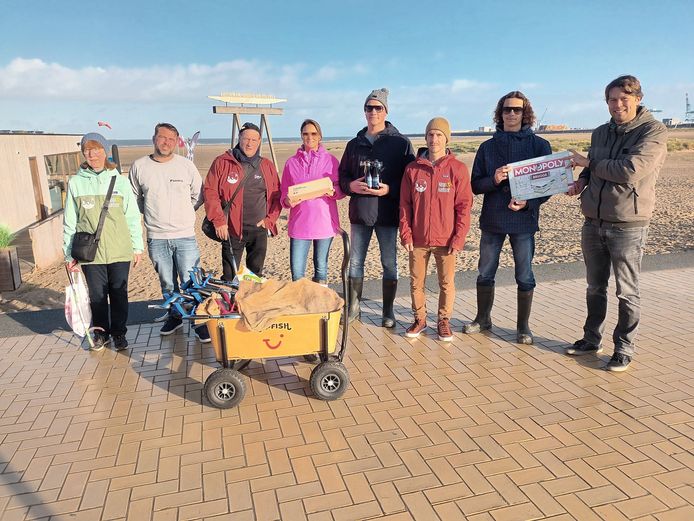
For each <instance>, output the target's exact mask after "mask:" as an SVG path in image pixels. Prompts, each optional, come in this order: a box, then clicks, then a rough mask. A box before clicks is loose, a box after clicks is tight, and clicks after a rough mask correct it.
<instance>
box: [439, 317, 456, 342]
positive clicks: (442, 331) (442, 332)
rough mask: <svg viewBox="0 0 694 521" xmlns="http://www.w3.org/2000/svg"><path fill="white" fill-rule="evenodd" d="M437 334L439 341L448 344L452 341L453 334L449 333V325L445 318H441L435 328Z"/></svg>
mask: <svg viewBox="0 0 694 521" xmlns="http://www.w3.org/2000/svg"><path fill="white" fill-rule="evenodd" d="M436 329H437V331H438V333H439V340H443V341H444V342H450V341H451V340H453V332H452V331H451V324H450V323H449V322H448V319H447V318H442V319H441V320H439V323H438V324H437V326H436Z"/></svg>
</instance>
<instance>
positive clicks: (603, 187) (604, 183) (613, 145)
mask: <svg viewBox="0 0 694 521" xmlns="http://www.w3.org/2000/svg"><path fill="white" fill-rule="evenodd" d="M617 141H618V140H617V136H616V135H615V139H614V143H612V146H611V147H610V155H609V156H608V158H609V159H612V154H613V153H614V147H615V145H616V144H617ZM606 184H607V181H605V180H604V179H603V181H602V186H601V187H600V193H599V194H598V217H597V218H598V219H600V207H601V206H602V192H603V190H604V189H605V185H606Z"/></svg>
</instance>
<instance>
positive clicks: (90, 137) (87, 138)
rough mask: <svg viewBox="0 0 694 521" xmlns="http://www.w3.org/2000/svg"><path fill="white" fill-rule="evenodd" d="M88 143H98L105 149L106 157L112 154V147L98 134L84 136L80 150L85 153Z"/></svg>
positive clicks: (91, 133)
mask: <svg viewBox="0 0 694 521" xmlns="http://www.w3.org/2000/svg"><path fill="white" fill-rule="evenodd" d="M87 141H96V142H97V143H99V144H100V145H101V146H102V147H104V151H105V152H106V156H108V155H109V154H111V147H110V146H109V144H108V141H106V138H105V137H104V136H102V135H101V134H99V133H98V132H89V133H87V134H85V135H84V136H82V141H80V150H82V151H84V145H86V144H87Z"/></svg>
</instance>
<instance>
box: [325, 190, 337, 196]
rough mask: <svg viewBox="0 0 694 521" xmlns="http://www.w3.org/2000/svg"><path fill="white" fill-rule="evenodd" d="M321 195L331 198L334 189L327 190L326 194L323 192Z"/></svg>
mask: <svg viewBox="0 0 694 521" xmlns="http://www.w3.org/2000/svg"><path fill="white" fill-rule="evenodd" d="M323 195H324V196H326V197H333V196H334V195H335V189H334V188H331V189H330V190H328V191H327V192H325V193H324V194H323Z"/></svg>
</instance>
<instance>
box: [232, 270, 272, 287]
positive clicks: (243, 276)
mask: <svg viewBox="0 0 694 521" xmlns="http://www.w3.org/2000/svg"><path fill="white" fill-rule="evenodd" d="M242 280H247V281H249V282H257V283H258V284H265V283H266V282H267V279H266V278H265V277H259V276H258V275H256V274H255V273H253V272H252V271H251V270H249V269H248V268H247V267H246V266H243V265H242V266H241V267H240V268H239V269H238V271H237V272H236V276H235V277H234V280H232V281H231V285H232V286H236V287H238V286H239V283H240V282H241V281H242Z"/></svg>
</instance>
